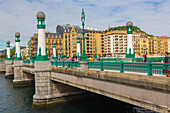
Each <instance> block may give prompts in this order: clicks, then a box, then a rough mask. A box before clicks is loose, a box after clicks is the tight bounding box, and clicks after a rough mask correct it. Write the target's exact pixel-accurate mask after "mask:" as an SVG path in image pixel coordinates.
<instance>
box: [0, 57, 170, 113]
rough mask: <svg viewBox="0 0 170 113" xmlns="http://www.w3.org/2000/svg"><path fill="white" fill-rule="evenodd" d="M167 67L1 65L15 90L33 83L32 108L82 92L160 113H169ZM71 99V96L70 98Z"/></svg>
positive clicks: (133, 64) (80, 63)
mask: <svg viewBox="0 0 170 113" xmlns="http://www.w3.org/2000/svg"><path fill="white" fill-rule="evenodd" d="M166 65H170V64H168V63H167V64H164V63H152V62H148V63H138V62H122V61H121V62H110V61H100V62H98V61H96V62H87V61H76V62H74V61H64V60H63V61H51V62H50V61H35V62H30V61H14V62H12V61H8V60H6V61H1V62H0V67H5V68H3V70H1V71H5V72H6V74H5V76H6V78H9V77H10V78H11V76H13V78H14V79H13V85H14V86H15V87H25V86H30V85H32V84H34V83H35V95H34V96H33V105H35V106H43V105H45V106H48V105H49V104H54V103H60V102H63V101H67V100H69V98H71V97H72V96H73V95H74V96H76V95H77V94H81V93H84V91H89V92H93V93H96V94H100V95H103V96H106V97H110V98H111V99H112V98H113V99H117V100H120V101H123V102H126V103H129V104H133V105H136V106H140V107H143V108H147V109H150V110H154V111H157V112H161V113H169V112H170V79H169V78H167V77H166V76H165V75H162V74H163V70H168V68H169V67H168V66H166ZM71 95H72V96H71Z"/></svg>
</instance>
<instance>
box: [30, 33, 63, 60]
mask: <svg viewBox="0 0 170 113" xmlns="http://www.w3.org/2000/svg"><path fill="white" fill-rule="evenodd" d="M45 38H46V48H47V53H48V57H50V58H52V56H53V48H52V47H53V42H55V43H56V54H57V56H61V55H62V46H63V45H62V44H63V39H62V37H61V35H60V34H57V33H50V32H46V33H45ZM31 41H32V56H35V55H37V49H38V48H37V46H38V34H37V33H36V34H34V35H33V36H32V37H31ZM27 45H28V48H30V40H29V42H28V44H27ZM29 56H30V51H29Z"/></svg>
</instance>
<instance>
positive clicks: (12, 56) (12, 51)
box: [3, 49, 15, 58]
mask: <svg viewBox="0 0 170 113" xmlns="http://www.w3.org/2000/svg"><path fill="white" fill-rule="evenodd" d="M10 53H11V58H14V55H15V50H14V49H11V50H10ZM6 56H7V51H6V52H5V53H4V54H3V58H6Z"/></svg>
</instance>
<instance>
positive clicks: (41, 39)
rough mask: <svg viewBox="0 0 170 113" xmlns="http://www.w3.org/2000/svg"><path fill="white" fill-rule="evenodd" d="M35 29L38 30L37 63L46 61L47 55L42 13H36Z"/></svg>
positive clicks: (43, 15)
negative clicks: (36, 22)
mask: <svg viewBox="0 0 170 113" xmlns="http://www.w3.org/2000/svg"><path fill="white" fill-rule="evenodd" d="M36 16H37V20H38V24H37V28H38V50H37V61H48V60H49V59H48V54H47V48H46V41H45V23H44V21H45V14H44V13H43V12H41V11H40V12H38V13H37V15H36Z"/></svg>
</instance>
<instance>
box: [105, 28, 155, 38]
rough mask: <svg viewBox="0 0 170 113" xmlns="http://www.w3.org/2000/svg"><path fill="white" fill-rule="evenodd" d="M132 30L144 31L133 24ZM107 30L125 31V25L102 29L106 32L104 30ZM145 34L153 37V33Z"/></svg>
mask: <svg viewBox="0 0 170 113" xmlns="http://www.w3.org/2000/svg"><path fill="white" fill-rule="evenodd" d="M132 30H133V31H135V32H137V31H140V32H142V33H146V32H144V31H142V30H141V29H140V28H139V27H137V26H133V27H132ZM109 31H127V27H126V26H118V27H112V28H110V29H109V30H104V31H103V32H104V33H106V32H109ZM146 35H147V36H149V37H154V35H151V34H148V33H146Z"/></svg>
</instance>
